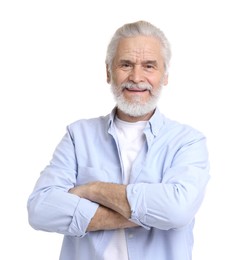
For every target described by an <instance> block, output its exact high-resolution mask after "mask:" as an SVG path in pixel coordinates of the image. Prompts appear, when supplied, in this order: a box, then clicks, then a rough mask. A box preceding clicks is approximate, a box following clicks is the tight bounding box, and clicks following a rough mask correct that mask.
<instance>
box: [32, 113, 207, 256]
mask: <svg viewBox="0 0 237 260" xmlns="http://www.w3.org/2000/svg"><path fill="white" fill-rule="evenodd" d="M114 116H115V109H114V110H113V111H112V113H111V114H110V115H107V116H105V117H99V118H93V119H83V120H79V121H77V122H74V123H72V124H71V125H69V126H68V127H67V133H66V134H65V136H64V137H63V139H62V140H61V142H60V143H59V145H58V146H57V148H56V150H55V152H54V154H53V158H52V160H51V162H50V164H49V165H48V166H47V167H46V168H45V169H44V170H43V171H42V173H41V175H40V177H39V179H38V181H37V183H36V185H35V188H34V190H33V192H32V194H31V195H30V196H29V200H28V204H27V207H28V215H29V223H30V225H31V226H32V227H33V228H35V229H37V230H44V231H48V232H57V233H60V234H63V235H64V240H63V244H62V249H61V255H60V260H80V259H81V260H102V259H103V253H104V250H105V248H106V246H107V245H108V243H109V241H110V239H111V237H112V234H113V232H114V231H96V232H88V233H87V232H86V229H87V226H88V224H89V222H90V220H91V218H92V217H93V216H94V214H95V212H96V210H97V208H98V204H96V203H94V202H91V201H89V200H86V199H83V198H80V197H78V196H75V195H73V194H70V193H68V190H69V189H70V188H72V187H73V186H75V185H80V184H85V183H88V182H91V181H103V182H113V183H123V170H122V169H123V167H122V161H121V154H120V151H119V148H118V142H117V138H116V134H115V129H114ZM144 134H145V137H146V142H145V144H144V145H143V147H142V149H141V151H140V153H139V154H138V156H137V158H136V160H135V162H134V164H133V166H132V171H131V176H130V181H129V185H128V186H127V198H128V202H129V204H130V207H131V221H133V222H135V223H137V224H138V225H139V227H135V228H128V229H126V230H125V235H126V241H127V248H128V256H129V260H156V259H157V260H191V259H192V247H193V226H194V219H195V214H196V213H197V211H198V209H199V207H200V205H201V203H202V201H203V198H204V195H205V189H206V185H207V183H208V180H209V162H208V152H207V148H206V139H205V137H204V136H203V134H202V133H200V132H199V131H197V130H195V129H193V128H192V127H190V126H187V125H183V124H180V123H178V122H175V121H172V120H169V119H167V118H166V117H165V116H163V115H162V114H161V113H160V112H159V110H158V109H156V111H155V113H154V115H153V116H152V118H151V119H150V120H149V121H148V122H147V124H146V127H145V129H144ZM111 259H113V256H111Z"/></svg>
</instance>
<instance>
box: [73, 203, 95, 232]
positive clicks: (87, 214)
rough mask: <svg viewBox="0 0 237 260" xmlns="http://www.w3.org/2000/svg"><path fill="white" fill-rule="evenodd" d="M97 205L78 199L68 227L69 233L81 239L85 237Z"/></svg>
mask: <svg viewBox="0 0 237 260" xmlns="http://www.w3.org/2000/svg"><path fill="white" fill-rule="evenodd" d="M98 207H99V205H98V204H97V203H94V202H91V201H89V200H87V199H82V198H81V199H80V200H79V203H78V205H77V208H76V210H75V214H74V216H73V219H72V223H71V225H70V230H69V231H70V233H73V234H78V236H80V237H83V236H85V235H86V233H87V232H86V230H87V227H88V225H89V223H90V221H91V219H92V218H93V216H94V215H95V212H96V210H97V209H98Z"/></svg>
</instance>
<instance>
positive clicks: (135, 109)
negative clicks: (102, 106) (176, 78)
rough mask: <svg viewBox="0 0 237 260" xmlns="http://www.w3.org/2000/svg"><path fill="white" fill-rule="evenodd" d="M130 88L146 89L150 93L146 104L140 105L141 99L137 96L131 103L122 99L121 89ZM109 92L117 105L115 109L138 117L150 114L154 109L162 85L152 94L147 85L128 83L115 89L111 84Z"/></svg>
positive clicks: (150, 88)
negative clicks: (110, 91)
mask: <svg viewBox="0 0 237 260" xmlns="http://www.w3.org/2000/svg"><path fill="white" fill-rule="evenodd" d="M132 86H136V87H137V88H140V89H148V91H150V93H151V96H150V99H149V100H148V101H147V102H146V103H142V102H141V98H140V97H139V96H135V97H134V99H133V101H127V100H126V99H125V98H124V95H123V89H124V88H125V87H127V88H131V87H132ZM111 90H112V93H113V95H114V99H115V101H116V103H117V107H118V108H119V109H120V110H121V111H122V112H124V113H125V114H127V115H129V116H132V117H140V116H144V115H146V114H148V113H150V112H152V111H153V110H154V109H155V108H156V106H157V103H158V100H159V98H160V95H161V90H162V85H161V86H160V87H159V88H158V89H157V90H156V91H155V92H153V91H152V86H151V85H150V84H148V83H138V84H133V83H129V82H128V83H125V84H122V86H120V87H117V86H116V85H115V84H113V82H112V84H111Z"/></svg>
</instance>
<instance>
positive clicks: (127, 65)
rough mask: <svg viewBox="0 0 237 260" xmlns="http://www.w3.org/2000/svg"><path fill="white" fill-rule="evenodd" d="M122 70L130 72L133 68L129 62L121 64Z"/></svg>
mask: <svg viewBox="0 0 237 260" xmlns="http://www.w3.org/2000/svg"><path fill="white" fill-rule="evenodd" d="M120 68H121V69H123V70H130V69H131V68H132V64H131V63H128V62H123V63H121V64H120Z"/></svg>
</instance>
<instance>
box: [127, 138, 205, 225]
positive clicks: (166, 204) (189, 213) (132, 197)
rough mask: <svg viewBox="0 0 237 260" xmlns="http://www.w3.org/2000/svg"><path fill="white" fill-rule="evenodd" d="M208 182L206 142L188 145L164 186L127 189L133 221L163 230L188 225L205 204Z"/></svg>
mask: <svg viewBox="0 0 237 260" xmlns="http://www.w3.org/2000/svg"><path fill="white" fill-rule="evenodd" d="M154 174H156V173H155V172H154ZM208 180H209V162H208V153H207V148H206V140H205V138H198V140H197V139H196V140H193V141H190V142H187V143H186V144H185V145H183V146H182V147H181V148H180V149H178V150H177V151H176V153H175V156H174V158H173V160H172V164H171V165H170V167H168V168H167V169H165V172H164V173H163V179H162V181H161V182H160V183H135V184H129V185H128V186H127V198H128V202H129V204H130V207H131V219H130V220H131V221H133V222H135V223H137V224H138V225H142V226H146V227H147V228H150V227H155V228H158V229H162V230H169V229H173V228H180V227H183V226H185V225H187V224H188V223H190V221H191V220H192V219H193V218H194V216H195V214H196V213H197V211H198V209H199V207H200V205H201V203H202V201H203V198H204V194H205V190H206V185H207V183H208Z"/></svg>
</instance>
